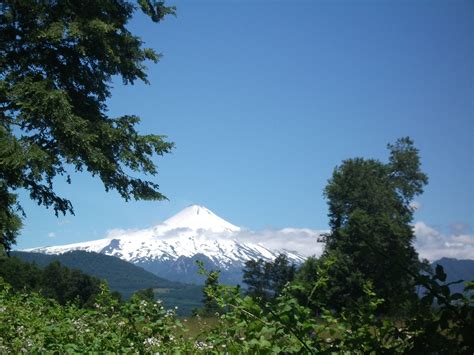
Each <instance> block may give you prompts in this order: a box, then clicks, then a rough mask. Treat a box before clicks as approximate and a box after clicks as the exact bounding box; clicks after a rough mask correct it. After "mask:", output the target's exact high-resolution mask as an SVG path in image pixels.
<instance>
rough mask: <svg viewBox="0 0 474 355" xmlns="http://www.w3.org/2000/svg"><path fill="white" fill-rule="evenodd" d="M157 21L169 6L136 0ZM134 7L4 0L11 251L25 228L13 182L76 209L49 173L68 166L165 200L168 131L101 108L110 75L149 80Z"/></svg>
mask: <svg viewBox="0 0 474 355" xmlns="http://www.w3.org/2000/svg"><path fill="white" fill-rule="evenodd" d="M138 5H139V7H140V8H141V9H142V10H143V11H144V12H145V13H146V14H147V15H149V16H150V17H151V19H152V20H153V21H155V22H159V21H160V20H162V19H163V17H164V16H165V15H167V14H173V13H174V9H173V8H171V7H167V6H165V5H164V2H163V1H157V0H138ZM135 9H136V5H135V4H134V3H133V2H128V1H124V0H120V1H114V0H87V1H67V0H58V1H36V0H6V1H2V3H1V5H0V244H1V245H3V248H4V249H6V250H7V251H8V250H9V249H10V248H11V245H12V244H13V243H15V239H16V237H17V234H18V230H19V228H20V227H21V220H20V216H21V214H22V210H21V206H20V205H19V204H18V202H17V200H16V194H15V190H17V189H26V190H27V191H29V193H30V197H31V198H32V199H33V200H35V201H36V202H37V203H38V204H40V205H43V206H46V207H52V208H53V209H54V211H55V213H56V214H58V213H66V212H71V213H73V208H72V204H71V202H70V201H69V200H67V199H66V198H63V197H61V196H59V195H58V194H57V193H56V192H55V190H54V188H53V181H54V178H55V177H57V176H64V177H65V179H66V181H68V182H70V176H69V169H72V170H75V171H83V170H86V171H88V172H89V173H91V174H92V175H93V176H98V177H100V179H101V180H102V182H103V183H104V186H105V189H106V190H107V191H108V190H110V189H115V190H117V191H118V193H119V194H120V195H121V196H122V197H123V198H124V199H126V200H128V199H130V198H135V199H156V200H161V199H164V198H165V196H163V195H162V194H161V193H160V192H159V191H158V185H157V184H156V183H153V182H150V181H145V180H142V179H140V178H138V177H134V176H133V175H131V173H133V172H143V173H145V174H150V175H154V174H156V173H157V169H156V166H155V164H154V162H153V161H152V156H153V155H154V154H158V155H163V154H165V153H168V152H170V150H171V149H172V147H173V144H172V143H169V142H167V141H166V140H165V137H164V136H160V135H155V134H149V135H141V134H139V133H138V131H137V130H136V128H135V126H136V125H137V124H138V123H139V118H138V117H137V116H133V115H125V116H121V117H109V116H107V114H106V113H107V105H106V100H107V99H108V98H109V97H110V96H111V87H112V86H111V83H112V77H114V76H119V77H121V78H122V79H123V82H124V84H133V83H134V82H135V81H136V80H141V81H144V82H145V83H148V80H147V76H146V73H145V66H144V62H145V61H146V60H151V61H153V62H157V61H158V59H159V55H158V54H157V53H155V52H154V51H153V50H152V49H149V48H143V42H142V41H141V39H140V38H139V37H137V36H135V35H133V34H132V33H131V32H130V31H129V30H128V29H127V24H128V22H129V20H130V19H131V17H132V16H133V13H134V11H135Z"/></svg>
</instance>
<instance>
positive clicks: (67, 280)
mask: <svg viewBox="0 0 474 355" xmlns="http://www.w3.org/2000/svg"><path fill="white" fill-rule="evenodd" d="M0 277H2V278H3V279H4V280H6V281H7V282H8V283H9V284H10V285H11V286H12V287H13V289H14V290H18V291H19V290H24V289H26V290H30V291H38V292H40V293H41V294H42V295H43V296H45V297H48V298H52V299H55V300H56V301H58V302H59V303H60V304H66V303H67V302H77V303H78V305H80V306H91V305H92V302H93V301H94V299H95V297H96V296H97V294H98V293H99V291H100V280H98V279H96V278H94V277H91V276H89V275H86V274H84V273H83V272H81V271H79V270H71V269H69V268H67V267H64V266H62V265H61V264H60V263H59V262H58V261H54V262H52V263H51V264H49V265H48V266H47V267H46V268H44V269H42V268H39V267H38V266H36V265H35V264H30V263H26V262H24V261H21V260H20V259H18V258H16V257H11V258H6V257H1V258H0Z"/></svg>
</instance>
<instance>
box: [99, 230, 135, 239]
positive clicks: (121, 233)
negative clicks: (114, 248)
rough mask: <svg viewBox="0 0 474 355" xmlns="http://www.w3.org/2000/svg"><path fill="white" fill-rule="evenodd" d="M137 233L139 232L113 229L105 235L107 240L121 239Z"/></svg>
mask: <svg viewBox="0 0 474 355" xmlns="http://www.w3.org/2000/svg"><path fill="white" fill-rule="evenodd" d="M136 231H137V230H136V229H122V228H113V229H109V230H107V232H106V233H105V238H106V239H114V238H119V237H123V236H124V235H127V234H130V233H133V232H136Z"/></svg>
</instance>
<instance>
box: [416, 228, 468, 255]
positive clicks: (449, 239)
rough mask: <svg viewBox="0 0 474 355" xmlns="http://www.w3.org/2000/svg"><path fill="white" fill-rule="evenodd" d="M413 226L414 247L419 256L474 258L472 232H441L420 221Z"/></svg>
mask: <svg viewBox="0 0 474 355" xmlns="http://www.w3.org/2000/svg"><path fill="white" fill-rule="evenodd" d="M413 228H414V231H415V235H416V240H415V247H416V249H417V250H418V254H419V255H420V257H422V258H426V259H428V260H430V261H434V260H438V259H440V258H442V257H448V258H456V259H474V234H468V233H452V234H443V233H441V232H439V231H437V230H436V229H434V228H432V227H430V226H428V225H427V224H425V223H424V222H421V221H420V222H416V223H415V225H414V226H413Z"/></svg>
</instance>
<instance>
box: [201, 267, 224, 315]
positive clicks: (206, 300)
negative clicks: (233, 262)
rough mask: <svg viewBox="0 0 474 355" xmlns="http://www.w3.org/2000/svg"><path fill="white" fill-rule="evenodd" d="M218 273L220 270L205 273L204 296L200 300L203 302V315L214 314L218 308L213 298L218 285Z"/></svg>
mask: <svg viewBox="0 0 474 355" xmlns="http://www.w3.org/2000/svg"><path fill="white" fill-rule="evenodd" d="M219 274H220V271H210V272H209V273H208V274H207V278H206V281H205V282H204V289H203V293H204V297H203V300H202V303H203V304H204V307H203V313H204V315H214V314H215V313H216V312H218V311H219V310H220V307H219V305H218V304H217V302H216V298H215V295H216V293H217V287H218V286H219Z"/></svg>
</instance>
